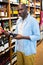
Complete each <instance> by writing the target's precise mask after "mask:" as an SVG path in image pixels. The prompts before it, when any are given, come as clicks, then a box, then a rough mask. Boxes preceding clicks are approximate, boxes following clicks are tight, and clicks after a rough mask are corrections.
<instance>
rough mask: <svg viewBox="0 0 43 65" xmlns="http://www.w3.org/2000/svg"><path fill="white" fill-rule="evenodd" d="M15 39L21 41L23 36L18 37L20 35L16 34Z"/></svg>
mask: <svg viewBox="0 0 43 65" xmlns="http://www.w3.org/2000/svg"><path fill="white" fill-rule="evenodd" d="M15 39H18V40H19V39H23V36H22V35H20V34H17V36H16V37H15Z"/></svg>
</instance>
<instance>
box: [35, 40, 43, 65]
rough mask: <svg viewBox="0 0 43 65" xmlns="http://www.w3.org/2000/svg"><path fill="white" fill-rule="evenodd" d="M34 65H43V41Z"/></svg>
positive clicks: (38, 48)
mask: <svg viewBox="0 0 43 65" xmlns="http://www.w3.org/2000/svg"><path fill="white" fill-rule="evenodd" d="M34 65H43V41H42V42H41V44H40V45H39V46H38V47H37V54H36V58H35V64H34Z"/></svg>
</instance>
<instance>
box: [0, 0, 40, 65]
mask: <svg viewBox="0 0 43 65" xmlns="http://www.w3.org/2000/svg"><path fill="white" fill-rule="evenodd" d="M19 3H25V4H26V6H27V7H28V12H30V14H31V15H32V16H34V17H35V18H36V19H38V21H39V22H40V11H41V0H0V24H1V26H2V27H3V29H4V30H6V31H9V30H10V31H15V27H16V20H17V19H18V11H17V6H18V5H19ZM1 39H2V41H3V44H1V45H0V65H14V64H15V63H16V62H17V57H16V54H15V42H16V40H15V39H14V38H13V37H7V36H5V35H4V34H3V35H1ZM2 57H3V59H2ZM15 65H16V64H15Z"/></svg>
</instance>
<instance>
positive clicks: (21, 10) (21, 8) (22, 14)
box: [18, 5, 25, 17]
mask: <svg viewBox="0 0 43 65" xmlns="http://www.w3.org/2000/svg"><path fill="white" fill-rule="evenodd" d="M18 12H19V16H21V17H24V13H25V12H24V8H23V7H22V6H21V5H20V6H19V10H18Z"/></svg>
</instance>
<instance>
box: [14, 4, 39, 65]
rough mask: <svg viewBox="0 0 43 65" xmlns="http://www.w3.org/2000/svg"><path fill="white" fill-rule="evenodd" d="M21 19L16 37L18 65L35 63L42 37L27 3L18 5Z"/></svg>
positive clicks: (18, 21) (32, 64) (18, 22)
mask: <svg viewBox="0 0 43 65" xmlns="http://www.w3.org/2000/svg"><path fill="white" fill-rule="evenodd" d="M18 12H19V16H20V17H19V19H18V20H17V27H16V30H15V32H16V34H18V35H17V36H16V37H15V39H17V42H16V51H17V65H34V58H35V54H36V45H37V44H36V43H37V40H39V39H40V30H39V24H38V22H37V21H36V19H35V18H33V17H32V16H30V14H28V11H27V7H26V5H25V4H20V5H19V7H18Z"/></svg>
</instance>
